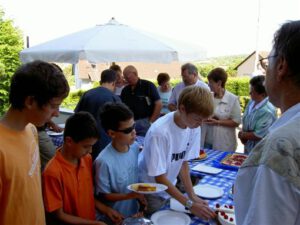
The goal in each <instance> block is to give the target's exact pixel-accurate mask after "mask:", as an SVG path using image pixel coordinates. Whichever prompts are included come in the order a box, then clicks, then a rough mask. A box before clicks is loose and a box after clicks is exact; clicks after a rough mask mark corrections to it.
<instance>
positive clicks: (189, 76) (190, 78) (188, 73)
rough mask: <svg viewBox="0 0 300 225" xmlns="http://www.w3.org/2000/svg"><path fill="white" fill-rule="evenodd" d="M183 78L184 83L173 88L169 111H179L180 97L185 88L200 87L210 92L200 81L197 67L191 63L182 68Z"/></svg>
mask: <svg viewBox="0 0 300 225" xmlns="http://www.w3.org/2000/svg"><path fill="white" fill-rule="evenodd" d="M181 77H182V82H180V83H179V84H177V85H176V86H175V87H174V88H173V90H172V95H171V97H170V99H169V105H168V109H169V110H170V111H171V112H172V111H175V110H176V109H177V101H178V98H179V95H180V93H181V91H182V90H183V89H184V88H185V87H188V86H199V87H204V88H207V90H209V87H208V85H207V84H206V83H204V82H203V81H201V80H199V76H198V69H197V67H196V66H195V65H193V64H191V63H186V64H184V65H182V66H181Z"/></svg>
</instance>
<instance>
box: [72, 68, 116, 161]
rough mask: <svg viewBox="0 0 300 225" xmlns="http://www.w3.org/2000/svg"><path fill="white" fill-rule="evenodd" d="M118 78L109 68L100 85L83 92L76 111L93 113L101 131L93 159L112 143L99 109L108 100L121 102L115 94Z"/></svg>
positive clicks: (103, 74)
mask: <svg viewBox="0 0 300 225" xmlns="http://www.w3.org/2000/svg"><path fill="white" fill-rule="evenodd" d="M116 79H117V75H116V72H115V71H113V70H111V69H107V70H104V71H103V72H102V73H101V80H100V85H101V86H100V87H96V88H93V89H91V90H88V91H87V92H85V93H84V94H83V96H82V97H81V99H80V101H79V102H78V104H77V106H76V108H75V112H79V111H86V112H89V113H91V114H92V115H93V116H94V117H95V119H96V121H97V124H98V128H99V132H100V140H99V141H97V143H96V144H95V145H94V146H93V152H92V156H93V160H94V159H95V158H96V157H97V156H98V154H99V153H100V152H101V150H102V149H104V148H105V147H106V145H107V144H109V143H110V141H111V139H110V137H109V136H108V135H107V134H106V132H105V131H104V130H103V128H102V127H101V121H100V119H99V116H98V115H99V111H100V110H101V107H102V106H103V105H104V104H105V103H107V102H121V99H120V98H119V96H117V95H115V94H114V91H115V82H116Z"/></svg>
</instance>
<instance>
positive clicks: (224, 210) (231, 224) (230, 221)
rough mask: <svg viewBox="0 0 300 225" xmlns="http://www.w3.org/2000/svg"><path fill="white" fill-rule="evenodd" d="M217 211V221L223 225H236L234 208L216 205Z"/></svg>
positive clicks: (227, 205)
mask: <svg viewBox="0 0 300 225" xmlns="http://www.w3.org/2000/svg"><path fill="white" fill-rule="evenodd" d="M215 211H216V213H217V215H218V216H217V220H218V221H219V223H220V224H222V225H235V224H236V221H235V215H234V206H233V205H229V204H224V205H220V204H216V206H215Z"/></svg>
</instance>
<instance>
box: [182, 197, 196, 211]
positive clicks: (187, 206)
mask: <svg viewBox="0 0 300 225" xmlns="http://www.w3.org/2000/svg"><path fill="white" fill-rule="evenodd" d="M193 204H194V202H193V201H192V200H191V199H188V200H187V201H186V202H185V205H184V206H185V209H186V210H189V209H190V208H192V206H193Z"/></svg>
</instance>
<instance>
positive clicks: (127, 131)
mask: <svg viewBox="0 0 300 225" xmlns="http://www.w3.org/2000/svg"><path fill="white" fill-rule="evenodd" d="M134 129H135V123H134V124H133V125H132V126H131V127H128V128H125V129H122V130H115V131H117V132H122V133H124V134H130V133H131V132H132V131H133V130H134Z"/></svg>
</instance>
